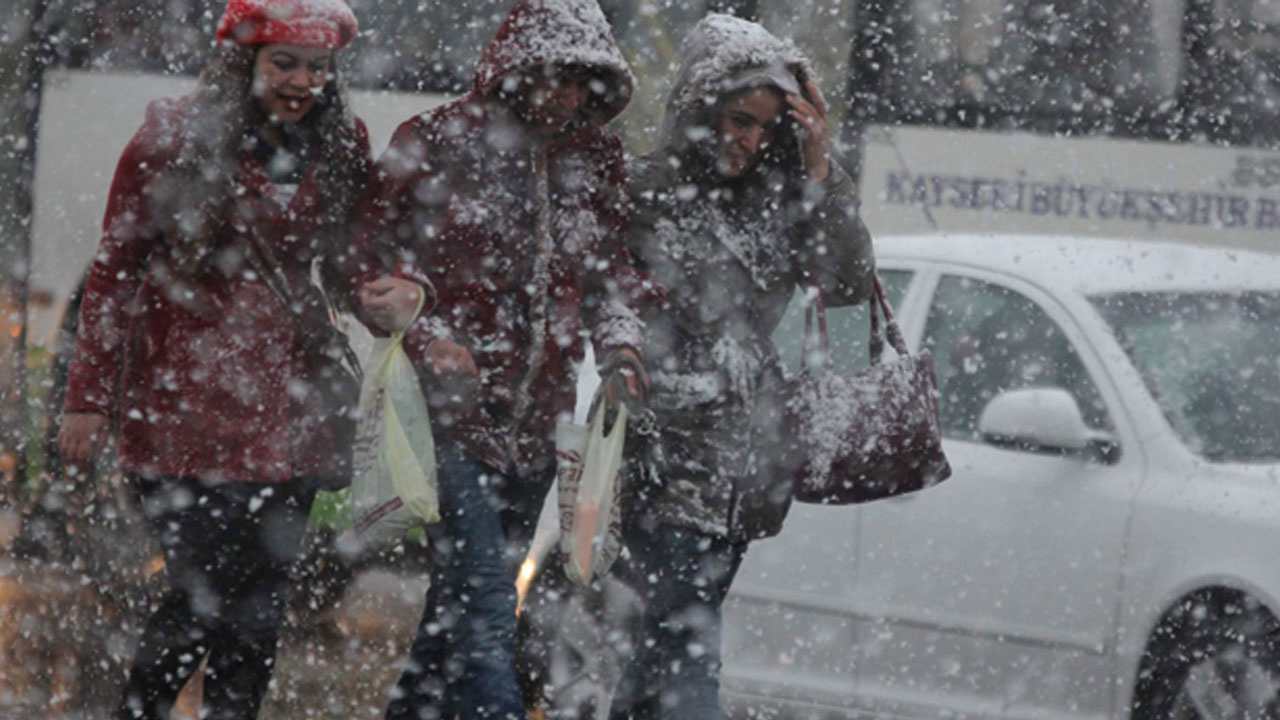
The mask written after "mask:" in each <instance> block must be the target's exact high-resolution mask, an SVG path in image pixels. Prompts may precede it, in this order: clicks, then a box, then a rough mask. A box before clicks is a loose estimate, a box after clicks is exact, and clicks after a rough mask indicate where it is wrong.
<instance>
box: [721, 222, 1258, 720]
mask: <svg viewBox="0 0 1280 720" xmlns="http://www.w3.org/2000/svg"><path fill="white" fill-rule="evenodd" d="M876 246H877V256H878V260H879V265H880V273H881V276H882V278H883V279H884V281H885V284H886V287H887V288H888V290H889V293H890V297H891V300H892V301H893V302H894V305H895V307H896V308H897V311H898V317H899V320H900V321H901V324H902V327H903V330H904V331H905V333H906V336H907V340H908V343H909V345H910V346H911V347H912V348H913V349H914V348H929V349H930V350H931V351H932V352H933V354H934V357H935V359H936V363H937V370H938V386H939V390H940V395H941V398H940V399H941V408H942V420H943V431H944V435H945V440H944V445H945V449H946V452H947V455H948V457H949V459H950V461H951V464H952V467H953V469H954V475H953V476H952V478H951V479H950V480H948V481H946V482H945V483H943V484H942V485H940V486H938V487H936V488H932V489H929V490H926V491H924V492H921V493H917V494H913V495H908V496H903V497H901V498H896V499H890V500H884V501H880V502H875V503H871V504H867V505H861V506H846V507H821V506H813V505H799V504H797V505H795V506H793V508H792V510H791V514H790V515H789V517H788V518H787V522H786V526H785V528H784V530H783V532H782V534H781V535H780V536H779V537H777V538H774V539H770V540H765V541H761V542H757V543H755V544H753V545H752V546H751V549H750V551H749V552H748V555H747V557H746V560H745V561H744V563H743V565H742V569H741V571H740V572H739V574H738V577H737V579H736V581H735V583H734V589H733V592H732V595H731V599H730V603H729V606H728V608H727V611H726V617H725V633H724V653H725V665H724V671H723V677H722V680H723V694H724V700H725V706H726V713H727V715H728V716H729V717H737V718H759V717H784V718H819V717H823V718H825V717H839V718H854V717H857V718H864V717H877V718H880V717H883V718H1134V719H1136V720H1156V719H1161V720H1163V719H1165V718H1175V719H1182V718H1187V719H1190V718H1202V719H1204V720H1218V719H1226V718H1233V719H1239V720H1244V719H1245V718H1249V719H1251V720H1253V719H1261V718H1271V719H1274V718H1280V699H1278V698H1277V694H1278V693H1280V623H1278V622H1277V617H1280V255H1269V254H1259V253H1250V252H1242V251H1234V250H1223V249H1205V248H1195V247H1189V246H1186V245H1177V244H1170V243H1160V242H1132V241H1120V240H1102V239H1087V238H1078V237H1044V236H1035V237H1032V236H931V237H892V238H878V239H877V242H876ZM793 310H795V308H793ZM832 316H833V317H832V320H833V330H832V334H833V339H834V340H835V341H836V353H837V354H838V356H839V358H840V360H841V362H843V368H844V369H846V370H848V369H852V368H854V367H856V366H857V365H858V364H859V363H864V362H865V359H864V358H863V356H864V355H865V353H866V342H867V341H866V336H867V326H866V311H865V308H862V309H857V310H851V309H844V310H838V311H834V312H833V313H832ZM802 326H803V322H802V321H801V320H800V318H799V316H798V315H797V314H796V313H795V312H793V313H791V314H790V315H789V316H788V319H787V320H785V321H784V324H783V326H782V327H781V328H780V329H779V334H778V336H777V337H778V340H779V346H780V348H781V349H782V350H783V352H784V355H785V356H787V357H789V358H790V360H791V362H792V363H793V367H794V363H795V362H796V360H797V356H798V353H799V344H800V338H799V335H800V332H801V328H802Z"/></svg>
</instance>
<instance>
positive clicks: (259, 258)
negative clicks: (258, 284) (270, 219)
mask: <svg viewBox="0 0 1280 720" xmlns="http://www.w3.org/2000/svg"><path fill="white" fill-rule="evenodd" d="M245 230H246V232H245V233H244V234H245V235H247V236H248V237H249V246H250V247H249V249H250V252H249V253H248V257H249V264H250V265H252V266H253V268H254V270H255V271H256V272H257V273H258V276H259V277H261V278H262V282H263V284H264V285H266V286H267V289H268V290H270V291H271V294H272V295H275V296H276V299H277V300H279V301H280V304H281V305H283V306H284V308H285V311H286V312H288V313H289V316H290V317H291V318H293V325H294V329H295V330H297V332H299V333H302V334H303V335H306V334H308V333H310V332H311V331H312V329H311V328H308V327H307V326H306V324H305V319H304V318H303V315H302V305H301V303H300V302H298V301H297V299H296V298H295V296H294V294H293V288H292V287H291V286H290V285H289V278H288V276H287V275H285V274H284V270H282V269H281V268H280V263H279V262H277V261H276V256H275V253H273V252H272V251H271V248H269V247H267V244H266V243H265V242H263V241H262V237H261V236H260V235H258V230H257V228H255V227H253V225H252V224H248V225H246V227H245ZM316 289H317V290H318V291H319V292H320V296H321V298H322V299H323V300H324V303H325V307H326V308H328V310H329V314H330V316H331V317H332V315H333V312H334V306H333V304H332V303H331V302H330V301H329V296H328V294H327V293H325V292H324V289H323V288H316ZM329 330H330V335H331V336H332V337H333V338H335V339H336V340H337V345H338V349H339V351H340V352H341V353H342V359H343V360H344V361H346V363H347V365H348V369H349V370H350V371H351V372H352V373H353V374H354V375H355V376H356V378H357V379H363V377H364V373H363V372H362V370H361V368H360V357H359V356H358V355H356V351H355V350H354V349H352V347H351V341H350V340H348V339H347V336H346V333H344V332H342V331H341V330H339V329H338V328H337V327H336V326H335V325H333V324H332V322H331V323H330V325H329Z"/></svg>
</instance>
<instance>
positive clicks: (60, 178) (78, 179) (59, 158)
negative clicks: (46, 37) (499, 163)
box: [28, 71, 447, 344]
mask: <svg viewBox="0 0 1280 720" xmlns="http://www.w3.org/2000/svg"><path fill="white" fill-rule="evenodd" d="M194 87H195V79H194V78H187V77H171V76H158V75H126V74H109V73H97V72H83V71H53V72H49V73H47V74H46V75H45V83H44V94H43V96H42V99H41V106H40V134H39V138H38V142H39V145H38V146H37V157H36V184H35V225H34V232H33V240H32V274H31V287H32V289H33V290H34V291H36V292H38V293H41V294H43V293H48V294H49V295H50V296H52V298H53V302H52V303H51V304H49V305H47V306H45V307H32V308H30V311H29V312H30V325H29V326H28V337H29V338H30V342H31V343H33V344H43V343H48V342H49V341H51V340H52V338H53V334H54V333H55V332H56V330H57V323H58V320H59V319H60V318H61V316H62V308H63V306H64V305H65V302H66V298H67V295H68V294H70V292H71V291H72V290H73V289H74V288H75V286H76V283H78V282H79V280H80V277H81V275H82V274H83V273H84V271H85V270H86V269H87V268H88V266H89V263H90V262H92V260H93V254H94V251H95V250H97V247H98V241H99V239H100V233H101V227H102V215H103V212H105V210H106V206H107V191H108V189H109V188H110V186H111V178H112V176H113V175H114V174H115V167H116V162H117V161H118V160H119V159H120V153H121V151H123V150H124V146H125V145H126V144H128V142H129V139H130V138H131V137H133V134H134V133H135V132H137V130H138V127H139V126H141V125H142V120H143V117H144V114H145V112H146V108H147V103H149V102H151V101H152V100H155V99H158V98H162V97H174V96H178V95H183V94H185V93H188V92H190V91H191V90H192V89H193V88H194ZM446 99H447V98H445V97H444V96H441V95H420V94H412V93H392V92H380V91H357V92H353V93H352V94H351V103H352V106H353V109H354V110H355V113H356V114H357V115H359V116H360V117H361V119H363V120H364V121H365V124H366V125H368V127H369V136H370V140H371V142H372V144H373V151H374V155H375V156H377V155H378V154H380V153H381V152H382V150H383V149H385V147H386V145H387V143H388V142H389V141H390V139H391V134H392V133H393V132H395V129H396V127H397V126H398V125H399V124H400V123H401V122H403V121H404V120H406V119H408V118H409V117H410V116H412V115H415V114H417V113H420V112H422V111H424V110H427V109H429V108H431V107H434V106H436V105H438V104H440V103H442V102H444V101H445V100H446Z"/></svg>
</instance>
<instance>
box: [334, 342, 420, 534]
mask: <svg viewBox="0 0 1280 720" xmlns="http://www.w3.org/2000/svg"><path fill="white" fill-rule="evenodd" d="M400 341H401V335H400V334H396V335H393V336H391V337H390V338H381V339H378V340H377V341H375V342H374V345H373V354H372V355H371V356H370V358H369V363H368V367H367V369H366V371H365V375H364V382H363V384H361V386H360V425H359V427H358V429H357V432H356V447H355V457H354V459H353V465H354V477H353V478H352V481H351V520H352V532H353V534H354V536H355V540H356V542H357V544H358V546H360V547H381V546H384V545H388V544H393V543H395V542H398V541H399V540H400V539H401V538H403V537H404V534H405V531H407V530H409V529H410V528H412V527H415V526H417V525H421V524H423V523H433V522H436V521H438V520H439V519H440V509H439V503H438V501H437V497H436V449H435V441H434V440H433V439H432V437H431V422H430V417H429V416H428V414H427V403H426V400H425V399H424V398H423V396H422V388H421V387H420V386H419V385H418V376H417V373H416V372H415V371H414V369H413V364H412V363H410V362H409V357H408V356H407V355H405V353H404V349H403V348H401V346H400Z"/></svg>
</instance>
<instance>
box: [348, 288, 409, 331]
mask: <svg viewBox="0 0 1280 720" xmlns="http://www.w3.org/2000/svg"><path fill="white" fill-rule="evenodd" d="M359 297H360V307H361V308H363V309H364V311H365V314H367V315H368V316H369V319H370V320H372V321H373V324H374V325H376V326H377V327H378V329H380V330H382V331H383V332H389V333H394V332H402V331H404V330H406V329H407V328H408V327H409V326H410V325H412V324H413V321H414V319H416V318H417V316H418V308H419V307H420V303H421V302H422V297H423V290H422V287H421V286H420V285H418V284H417V283H415V282H413V281H411V280H405V279H403V278H398V277H391V276H390V275H387V276H383V277H380V278H378V279H377V280H373V281H370V282H367V283H365V284H364V286H363V287H361V288H360V294H359Z"/></svg>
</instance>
